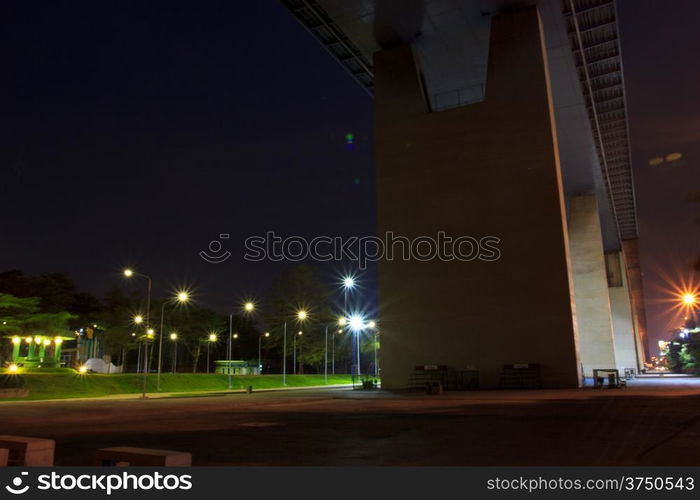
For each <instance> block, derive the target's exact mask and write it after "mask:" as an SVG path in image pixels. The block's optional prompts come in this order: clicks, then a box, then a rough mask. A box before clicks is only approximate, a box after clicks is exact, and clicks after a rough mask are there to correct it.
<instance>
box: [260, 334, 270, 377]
mask: <svg viewBox="0 0 700 500" xmlns="http://www.w3.org/2000/svg"><path fill="white" fill-rule="evenodd" d="M269 336H270V332H265V333H263V334H262V335H260V336H259V337H258V375H260V374H261V373H262V339H263V337H265V338H267V337H269Z"/></svg>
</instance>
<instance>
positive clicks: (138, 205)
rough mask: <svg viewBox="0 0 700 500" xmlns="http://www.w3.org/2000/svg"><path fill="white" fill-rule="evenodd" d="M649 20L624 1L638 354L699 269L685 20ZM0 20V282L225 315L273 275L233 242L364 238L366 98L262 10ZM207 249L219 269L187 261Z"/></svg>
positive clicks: (51, 8)
mask: <svg viewBox="0 0 700 500" xmlns="http://www.w3.org/2000/svg"><path fill="white" fill-rule="evenodd" d="M661 4H662V3H661V2H659V1H658V0H621V1H620V2H619V6H620V31H621V37H622V44H623V45H622V48H623V61H624V65H625V73H626V86H627V98H628V106H629V115H630V128H631V137H632V143H633V151H632V154H633V161H634V166H635V172H634V173H635V177H636V189H637V201H638V213H639V226H640V237H641V251H642V263H643V268H644V277H645V287H646V289H645V292H646V295H647V308H648V309H647V314H648V319H649V326H650V336H651V339H652V340H656V339H657V338H661V337H662V336H664V331H665V330H667V329H668V328H670V327H672V326H677V324H676V323H678V321H677V319H678V318H674V317H673V316H672V315H671V314H669V313H668V311H669V310H670V307H669V304H668V303H666V302H664V300H663V299H664V298H667V297H668V292H667V291H666V290H668V289H669V288H670V287H671V286H672V285H673V284H677V283H678V282H679V281H680V280H681V279H685V280H686V281H687V280H688V279H689V276H690V265H691V263H692V261H693V260H694V259H696V258H698V257H700V236H699V232H698V225H697V221H696V219H697V215H698V214H699V213H700V204H693V203H691V202H690V201H688V198H689V195H690V194H691V193H692V192H693V191H700V169H699V168H698V167H697V164H698V158H699V157H700V101H699V100H698V88H700V85H699V84H700V67H699V66H698V64H697V63H696V62H695V59H696V57H697V52H698V49H699V48H700V35H698V31H697V27H696V23H697V20H698V19H700V4H699V3H698V2H696V1H695V0H670V1H667V2H663V7H662V8H660V7H661ZM0 19H1V21H0V22H2V33H3V43H2V44H1V45H0V51H1V52H2V62H3V71H2V75H3V76H2V78H1V79H0V92H1V95H2V119H1V120H2V121H1V126H2V130H1V134H0V164H1V165H2V177H1V179H2V182H0V206H1V207H2V210H3V211H2V213H3V217H2V226H1V228H0V229H1V232H0V234H1V238H2V240H1V241H2V251H1V252H0V270H6V269H11V268H21V269H23V270H25V271H26V272H29V273H40V272H47V271H66V272H69V273H70V274H71V275H73V276H74V277H75V279H76V281H77V283H78V285H79V287H80V288H82V289H84V290H86V291H90V292H93V293H96V294H98V295H101V294H102V293H104V291H105V290H107V289H108V288H109V287H111V286H112V285H114V284H116V283H118V282H119V280H120V279H121V278H120V276H119V270H120V269H121V268H123V267H124V266H126V265H131V266H134V267H135V268H137V269H139V270H141V271H143V272H147V273H149V274H151V275H152V276H153V278H154V280H155V281H156V284H157V285H158V288H159V290H158V292H160V293H162V292H163V291H164V290H167V289H170V288H171V287H173V286H175V285H179V284H189V285H193V286H195V287H196V290H197V296H198V299H199V300H201V301H202V302H204V303H205V304H207V305H209V306H212V307H215V308H217V309H220V310H222V311H225V310H227V308H230V306H231V305H232V304H234V303H236V301H237V300H238V299H239V298H240V297H241V296H242V295H249V294H255V295H264V293H265V290H266V289H267V288H268V287H269V285H270V283H271V281H272V280H273V279H274V277H275V276H276V275H278V274H279V272H280V271H282V270H283V269H284V268H285V265H284V264H278V263H274V264H273V263H256V264H251V263H245V262H244V261H243V259H242V255H243V248H242V242H243V239H244V238H245V237H247V236H250V235H256V234H264V233H265V232H266V231H268V230H273V231H276V232H277V233H278V234H280V235H282V236H289V235H302V236H309V237H313V236H316V235H331V236H347V235H371V234H374V232H375V222H374V209H375V203H374V184H373V176H374V165H373V159H372V157H373V151H372V101H371V98H370V97H369V96H368V95H367V94H366V93H365V92H364V91H363V90H362V89H361V88H360V87H359V85H358V84H357V83H356V82H355V81H354V80H353V79H352V78H351V77H350V76H348V75H347V74H346V73H345V71H344V70H343V69H342V68H341V67H340V66H339V65H338V64H337V63H336V62H335V61H334V60H333V59H332V58H331V57H330V56H329V55H328V54H327V53H326V52H325V50H324V49H323V48H321V47H320V45H319V44H318V43H317V42H316V40H315V39H313V38H312V37H311V36H310V35H309V33H307V32H306V31H305V30H304V29H303V28H302V27H301V26H300V25H299V24H298V22H297V21H296V20H295V19H294V18H293V17H292V16H291V15H290V14H289V13H288V12H287V11H286V9H285V8H283V7H282V6H281V4H279V3H278V2H277V1H275V0H260V1H256V2H230V1H229V2H224V1H205V2H175V1H169V2H163V1H151V2H143V1H139V2H136V1H99V2H95V1H92V2H82V1H72V2H47V1H31V0H27V1H23V2H4V3H3V4H2V6H1V7H0ZM347 133H353V134H354V135H355V138H356V139H355V147H354V149H348V148H346V144H345V135H346V134H347ZM673 152H680V153H682V154H683V159H682V160H681V161H678V162H674V163H664V164H661V165H659V166H655V167H652V166H650V165H648V161H649V159H651V158H653V157H657V156H664V155H666V154H669V153H673ZM220 233H230V234H231V239H230V240H229V241H228V242H227V248H228V249H229V250H230V251H231V252H232V253H233V256H232V258H231V259H229V260H228V261H227V262H225V263H223V264H219V265H212V264H208V263H206V262H204V261H202V260H201V259H200V257H199V256H198V252H199V251H200V250H205V249H206V248H207V247H208V245H209V242H210V241H211V240H213V239H217V238H218V235H219V234H220ZM343 267H345V266H344V265H343V264H339V265H337V266H336V267H335V268H333V267H330V266H326V267H325V268H324V269H325V272H326V273H327V276H328V280H329V281H331V280H332V279H334V278H333V274H334V272H335V271H336V270H337V271H340V270H341V269H343ZM669 281H670V282H669ZM672 282H673V283H672ZM373 283H374V279H373V277H372V272H368V273H367V274H366V292H367V293H368V296H370V297H371V296H373V291H372V289H373V288H374V287H373Z"/></svg>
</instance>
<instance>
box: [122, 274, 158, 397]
mask: <svg viewBox="0 0 700 500" xmlns="http://www.w3.org/2000/svg"><path fill="white" fill-rule="evenodd" d="M123 273H124V277H125V278H127V279H131V278H134V277H137V276H138V277H140V278H145V279H146V281H147V283H148V288H147V290H148V291H147V293H146V318H145V321H146V325H145V326H146V327H150V326H151V321H150V314H151V289H152V288H153V280H151V277H150V276H149V275H147V274H143V273H137V272H136V271H134V270H133V269H131V268H126V269H124V271H123ZM143 322H144V318H141V321H139V322H138V323H137V324H141V323H143ZM143 356H144V358H143V388H142V389H141V397H142V398H144V399H145V398H146V382H147V380H148V343H146V344H145V345H144V349H143Z"/></svg>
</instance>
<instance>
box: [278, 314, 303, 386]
mask: <svg viewBox="0 0 700 500" xmlns="http://www.w3.org/2000/svg"><path fill="white" fill-rule="evenodd" d="M308 317H309V313H307V312H306V310H305V309H299V310H298V311H297V312H296V320H297V323H300V324H301V323H304V321H306V319H307V318H308ZM294 342H295V346H296V337H295V338H294ZM283 346H284V347H283V351H282V385H287V322H286V321H285V322H284V342H283ZM294 357H295V359H294V365H295V366H294V371H295V372H296V349H295V350H294Z"/></svg>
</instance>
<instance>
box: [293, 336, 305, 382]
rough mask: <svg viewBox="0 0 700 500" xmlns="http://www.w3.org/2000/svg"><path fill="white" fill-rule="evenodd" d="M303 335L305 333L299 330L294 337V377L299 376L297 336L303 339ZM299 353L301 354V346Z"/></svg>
mask: <svg viewBox="0 0 700 500" xmlns="http://www.w3.org/2000/svg"><path fill="white" fill-rule="evenodd" d="M302 335H304V332H302V331H301V330H299V331H298V332H297V334H296V335H295V336H294V375H296V374H297V336H299V337H301V336H302ZM299 351H300V354H301V345H299Z"/></svg>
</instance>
